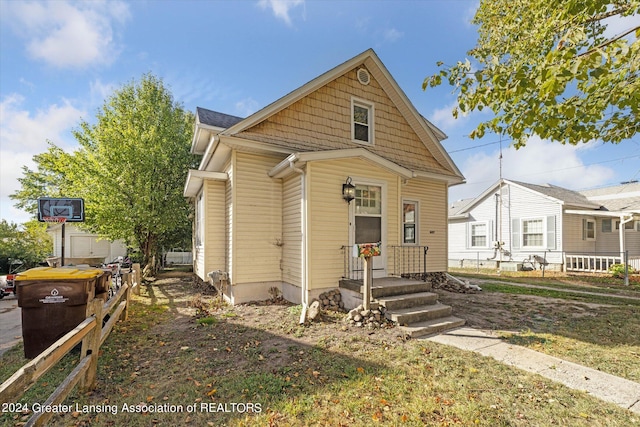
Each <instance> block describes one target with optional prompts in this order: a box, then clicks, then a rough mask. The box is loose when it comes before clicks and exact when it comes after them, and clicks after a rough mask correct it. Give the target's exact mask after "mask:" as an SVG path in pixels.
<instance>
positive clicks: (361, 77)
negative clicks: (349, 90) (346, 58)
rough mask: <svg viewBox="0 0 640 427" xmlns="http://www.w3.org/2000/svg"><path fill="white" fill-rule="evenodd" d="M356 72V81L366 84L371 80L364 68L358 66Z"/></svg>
mask: <svg viewBox="0 0 640 427" xmlns="http://www.w3.org/2000/svg"><path fill="white" fill-rule="evenodd" d="M357 74H358V81H359V82H360V83H362V84H363V85H368V84H369V82H370V81H371V75H370V74H369V72H368V71H367V70H366V68H358V71H357Z"/></svg>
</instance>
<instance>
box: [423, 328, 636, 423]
mask: <svg viewBox="0 0 640 427" xmlns="http://www.w3.org/2000/svg"><path fill="white" fill-rule="evenodd" d="M426 339H427V340H429V341H433V342H437V343H440V344H445V345H450V346H453V347H457V348H460V349H463V350H469V351H474V352H476V353H480V354H482V355H483V356H490V357H493V358H494V359H496V360H497V361H499V362H502V363H505V364H507V365H511V366H515V367H516V368H520V369H523V370H525V371H528V372H533V373H536V374H539V375H542V376H543V377H546V378H549V379H550V380H553V381H556V382H559V383H562V384H564V385H566V386H567V387H570V388H573V389H576V390H583V391H586V392H587V393H589V394H591V395H592V396H595V397H597V398H599V399H602V400H605V401H607V402H611V403H615V404H616V405H618V406H621V407H623V408H625V409H628V410H630V411H632V412H635V413H640V384H638V383H636V382H633V381H629V380H626V379H624V378H620V377H616V376H614V375H610V374H606V373H604V372H601V371H598V370H596V369H591V368H587V367H584V366H581V365H578V364H576V363H572V362H567V361H566V360H562V359H558V358H557V357H553V356H548V355H546V354H543V353H539V352H537V351H534V350H530V349H528V348H524V347H521V346H517V345H512V344H508V343H506V342H504V341H502V340H501V339H500V338H498V337H496V336H492V335H490V334H489V333H486V332H483V331H480V330H477V329H473V328H469V327H463V328H460V329H455V330H452V331H448V332H446V333H443V334H440V335H435V336H432V337H429V338H426Z"/></svg>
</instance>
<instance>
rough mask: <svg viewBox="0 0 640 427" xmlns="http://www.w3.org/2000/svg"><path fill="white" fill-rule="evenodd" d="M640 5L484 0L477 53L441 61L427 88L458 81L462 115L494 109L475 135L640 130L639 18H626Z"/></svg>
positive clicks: (569, 137) (629, 1)
mask: <svg viewBox="0 0 640 427" xmlns="http://www.w3.org/2000/svg"><path fill="white" fill-rule="evenodd" d="M639 13H640V0H565V1H549V0H481V1H480V6H479V8H478V10H477V12H476V14H475V17H474V18H473V21H472V22H473V23H474V24H476V25H478V33H479V36H478V41H477V44H476V46H475V47H474V48H473V49H471V50H470V51H469V52H468V54H469V56H470V57H471V58H472V59H471V60H469V59H466V60H464V61H460V62H458V63H457V64H455V65H445V64H443V63H442V62H439V63H438V66H439V68H440V71H439V72H438V73H436V74H434V75H432V76H430V77H427V78H426V79H425V80H424V83H423V89H426V88H427V87H433V86H438V85H440V84H442V82H443V81H447V82H448V83H449V84H450V85H452V86H453V87H454V92H455V93H456V94H457V97H458V104H457V106H456V108H455V109H454V111H453V114H454V116H457V115H458V114H460V113H467V112H471V111H474V110H480V111H481V110H483V109H485V108H488V109H490V110H491V111H492V112H493V113H494V117H493V118H491V119H490V120H487V121H484V122H482V123H480V124H479V125H478V127H477V128H476V129H475V130H474V131H473V132H472V134H471V136H472V137H482V136H483V135H484V134H485V132H486V131H492V132H495V133H498V134H506V135H509V136H510V137H511V138H512V139H513V140H514V142H515V143H516V146H517V147H519V146H521V145H524V144H525V143H526V141H527V139H528V138H529V137H530V136H532V135H538V136H540V137H541V138H543V139H550V140H554V141H559V142H562V143H569V144H578V143H581V142H588V141H590V140H595V139H599V140H602V141H605V142H611V143H618V142H620V141H622V140H624V139H627V138H630V137H632V136H633V135H635V134H636V133H638V131H640V119H639V118H638V113H639V109H640V79H639V78H638V77H639V74H640V25H638V20H637V19H632V20H629V19H628V18H627V20H626V21H622V20H621V19H620V18H622V17H629V16H633V15H635V16H636V18H637V17H638V14H639ZM621 22H624V26H623V27H622V28H621V29H616V28H617V24H619V23H621Z"/></svg>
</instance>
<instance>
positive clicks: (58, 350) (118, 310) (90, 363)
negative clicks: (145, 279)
mask: <svg viewBox="0 0 640 427" xmlns="http://www.w3.org/2000/svg"><path fill="white" fill-rule="evenodd" d="M139 283H140V265H139V264H135V265H134V272H132V273H123V275H122V286H121V287H120V289H119V290H118V292H117V293H116V294H115V295H114V296H113V297H112V298H110V299H108V300H107V301H106V302H104V301H103V300H102V299H100V298H94V299H93V300H91V301H89V302H88V303H87V318H86V319H85V320H84V321H82V322H81V323H80V324H79V325H78V326H76V327H75V328H74V329H72V330H71V331H69V332H68V333H67V334H66V335H64V336H63V337H62V338H60V339H59V340H58V341H56V342H55V343H53V344H51V346H50V347H49V348H47V349H46V350H45V351H43V352H42V353H40V354H39V355H38V356H37V357H36V358H34V359H32V360H31V361H30V362H29V363H27V364H26V365H24V366H22V367H21V368H20V369H18V370H17V371H16V372H15V373H14V374H13V375H12V376H11V377H10V378H9V379H7V380H6V381H5V382H4V383H2V385H0V402H17V401H19V399H20V398H21V397H22V395H23V394H24V393H25V392H26V391H27V390H29V389H30V388H31V387H32V386H33V385H34V384H36V382H37V381H38V379H40V378H41V377H42V376H43V375H44V374H46V373H47V372H48V371H49V370H51V368H53V367H54V366H55V365H56V364H57V363H58V362H59V361H60V360H61V359H62V358H63V357H64V356H66V355H67V353H69V352H70V351H71V350H72V349H73V348H74V347H75V346H76V345H78V343H80V342H82V349H81V352H80V362H79V363H78V365H77V366H76V367H75V368H74V369H73V371H72V372H71V373H70V374H69V375H68V376H67V377H66V378H65V379H64V380H63V381H62V383H61V384H60V385H59V386H58V387H57V388H56V389H55V391H54V392H53V393H52V394H51V395H50V396H49V398H48V399H47V400H46V401H45V402H44V404H43V405H42V406H43V407H47V406H49V405H60V404H62V402H64V401H65V399H66V398H67V396H68V395H69V393H71V391H72V390H73V388H74V387H75V386H76V385H77V384H80V388H81V389H82V390H84V391H88V390H93V389H95V387H96V373H97V369H98V354H99V350H100V346H101V345H102V344H103V343H104V341H105V340H106V339H107V337H108V336H109V334H110V333H111V330H112V329H113V326H114V325H115V324H116V322H117V321H118V320H126V319H127V317H128V315H129V302H130V298H131V292H134V293H138V292H139V286H138V284H139ZM107 315H108V316H109V317H108V320H106V322H104V320H105V319H106V316H107ZM103 323H104V324H103ZM53 415H54V413H53V412H36V413H34V414H33V415H32V416H31V418H29V420H28V421H27V423H26V424H25V426H42V425H46V424H47V422H48V421H49V420H50V419H51V417H52V416H53Z"/></svg>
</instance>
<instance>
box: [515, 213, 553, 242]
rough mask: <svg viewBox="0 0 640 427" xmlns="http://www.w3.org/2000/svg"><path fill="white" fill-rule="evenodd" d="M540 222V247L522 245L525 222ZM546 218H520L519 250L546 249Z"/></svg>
mask: <svg viewBox="0 0 640 427" xmlns="http://www.w3.org/2000/svg"><path fill="white" fill-rule="evenodd" d="M539 219H541V220H542V245H541V246H529V245H525V244H524V223H525V222H526V221H536V220H539ZM546 230H547V217H546V216H532V217H527V218H520V248H521V249H536V250H537V249H545V248H546V247H547V231H546Z"/></svg>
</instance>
